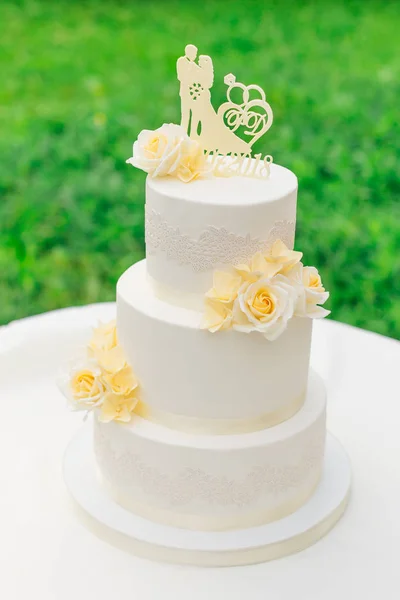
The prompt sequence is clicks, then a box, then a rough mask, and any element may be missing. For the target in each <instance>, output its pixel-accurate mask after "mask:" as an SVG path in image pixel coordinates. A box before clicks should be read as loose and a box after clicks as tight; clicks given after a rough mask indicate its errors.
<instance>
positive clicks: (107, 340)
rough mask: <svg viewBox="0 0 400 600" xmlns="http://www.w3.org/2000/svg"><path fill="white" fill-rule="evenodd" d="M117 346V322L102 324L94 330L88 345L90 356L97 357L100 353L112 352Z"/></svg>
mask: <svg viewBox="0 0 400 600" xmlns="http://www.w3.org/2000/svg"><path fill="white" fill-rule="evenodd" d="M117 344H118V340H117V327H116V322H115V321H110V322H109V323H101V324H100V325H99V326H98V327H96V328H95V329H94V330H93V335H92V338H91V340H90V342H89V344H88V351H89V354H90V355H92V356H96V355H97V354H98V353H101V352H107V351H109V350H112V349H113V348H115V347H116V346H117Z"/></svg>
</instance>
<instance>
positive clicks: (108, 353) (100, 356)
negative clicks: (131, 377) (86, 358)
mask: <svg viewBox="0 0 400 600" xmlns="http://www.w3.org/2000/svg"><path fill="white" fill-rule="evenodd" d="M96 360H97V363H98V365H99V367H100V368H101V369H102V370H103V371H106V372H107V373H117V371H120V370H121V369H123V368H124V367H125V366H126V358H125V354H124V351H123V349H122V348H121V346H115V348H111V350H99V351H98V352H97V353H96Z"/></svg>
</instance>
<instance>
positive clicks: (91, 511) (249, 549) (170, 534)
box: [64, 423, 351, 566]
mask: <svg viewBox="0 0 400 600" xmlns="http://www.w3.org/2000/svg"><path fill="white" fill-rule="evenodd" d="M64 479H65V482H66V485H67V487H68V489H69V492H70V493H71V495H72V498H73V499H74V500H75V503H76V505H77V509H78V510H77V512H78V514H79V515H80V517H81V518H82V519H83V520H84V522H85V524H86V525H87V526H88V527H89V528H90V529H91V530H92V531H93V533H95V534H96V535H97V536H98V537H100V538H102V539H104V540H106V541H107V542H109V543H111V544H113V545H115V546H117V547H119V548H121V549H123V550H126V551H128V552H131V553H133V554H136V555H138V556H142V557H146V558H150V559H153V560H159V561H165V562H171V563H179V564H191V565H197V566H237V565H247V564H254V563H260V562H265V561H268V560H272V559H275V558H281V557H283V556H286V555H288V554H292V553H294V552H298V551H300V550H303V549H304V548H307V547H308V546H310V545H311V544H313V543H315V542H316V541H317V540H319V539H320V538H321V537H323V536H324V535H325V534H326V533H328V531H329V530H330V529H331V528H332V527H333V526H334V525H335V523H336V522H337V521H338V520H339V519H340V517H341V516H342V514H343V513H344V511H345V508H346V505H347V501H348V497H349V491H350V483H351V468H350V461H349V459H348V456H347V454H346V452H345V451H344V449H343V447H342V446H341V444H340V443H339V442H338V441H337V440H336V438H334V437H333V436H332V435H330V434H328V436H327V444H326V452H325V462H324V470H323V475H322V478H321V481H320V483H319V485H318V487H317V489H316V491H315V492H314V494H313V495H312V497H311V498H310V499H309V500H308V502H307V503H306V504H305V505H303V506H302V507H301V508H300V509H299V510H298V511H296V512H295V513H293V514H291V515H289V516H288V517H285V518H284V519H281V520H279V521H275V522H273V523H269V524H267V525H262V526H260V527H253V528H250V529H242V530H235V531H222V532H204V531H190V530H186V529H178V528H175V527H168V526H165V525H159V524H157V523H154V522H152V521H148V520H146V519H143V518H142V517H139V516H137V515H135V514H133V513H131V512H129V511H127V510H125V509H124V508H122V507H121V506H119V505H118V504H117V503H115V502H114V501H113V500H112V499H111V498H110V497H109V496H108V494H107V493H106V491H105V490H104V489H103V486H102V485H101V483H100V479H99V478H98V476H97V469H96V464H95V458H94V453H93V450H92V431H91V427H90V423H88V424H86V425H85V426H84V427H82V428H81V430H80V431H78V433H77V434H76V436H75V437H74V438H73V439H72V441H71V442H70V444H69V446H68V447H67V450H66V453H65V457H64Z"/></svg>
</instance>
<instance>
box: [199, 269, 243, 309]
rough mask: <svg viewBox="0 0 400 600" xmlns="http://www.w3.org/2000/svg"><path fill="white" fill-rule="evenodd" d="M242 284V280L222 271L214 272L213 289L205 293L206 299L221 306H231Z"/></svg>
mask: <svg viewBox="0 0 400 600" xmlns="http://www.w3.org/2000/svg"><path fill="white" fill-rule="evenodd" d="M241 284H242V279H241V278H240V277H237V276H235V275H231V274H230V273H225V272H224V271H215V272H214V276H213V287H212V288H211V289H210V290H209V291H208V292H207V293H206V298H208V299H210V300H216V301H218V302H222V303H223V304H231V303H232V302H233V301H234V300H235V298H236V296H237V293H238V290H239V288H240V286H241Z"/></svg>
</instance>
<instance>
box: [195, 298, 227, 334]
mask: <svg viewBox="0 0 400 600" xmlns="http://www.w3.org/2000/svg"><path fill="white" fill-rule="evenodd" d="M231 326H232V308H231V307H230V306H229V305H226V304H224V303H222V302H215V301H212V300H207V301H206V305H205V311H204V316H203V321H202V323H201V328H202V329H208V331H211V333H215V332H216V331H222V330H224V329H230V327H231Z"/></svg>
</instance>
